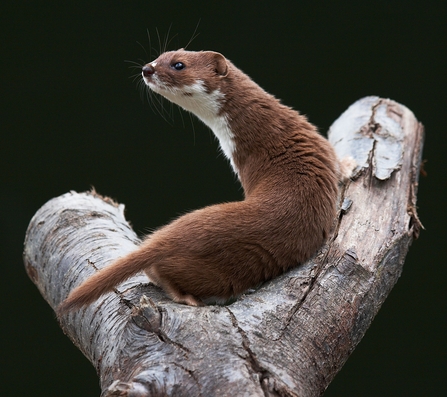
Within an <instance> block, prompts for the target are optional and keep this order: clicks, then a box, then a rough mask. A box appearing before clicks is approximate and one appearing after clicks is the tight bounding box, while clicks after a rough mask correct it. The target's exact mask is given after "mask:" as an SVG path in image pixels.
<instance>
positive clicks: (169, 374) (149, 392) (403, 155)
mask: <svg viewBox="0 0 447 397" xmlns="http://www.w3.org/2000/svg"><path fill="white" fill-rule="evenodd" d="M329 140H330V141H331V142H332V144H333V145H334V147H335V149H336V151H337V154H338V155H339V157H341V158H342V157H345V156H348V155H350V156H352V157H354V159H355V160H356V163H357V165H358V166H357V168H356V169H355V173H354V176H353V178H352V180H351V181H350V182H348V184H347V185H346V186H344V188H343V191H342V192H341V197H340V203H342V204H341V206H340V212H339V216H338V219H337V225H336V227H335V229H334V233H333V235H332V236H331V237H330V239H329V240H328V242H327V244H326V245H325V246H324V247H322V248H321V250H320V251H319V252H318V253H317V255H316V256H315V257H314V258H312V259H311V260H309V261H308V262H307V263H305V264H304V265H302V266H300V267H298V268H295V269H294V270H292V271H290V272H288V273H286V274H284V275H282V276H281V277H278V278H276V279H274V280H273V281H271V282H268V283H266V284H264V285H263V286H262V287H261V288H260V289H259V290H257V291H256V292H254V293H251V294H246V295H243V296H242V297H241V298H240V299H238V300H237V301H236V302H234V303H232V304H230V305H228V306H206V307H199V308H195V307H189V306H185V305H180V304H176V303H174V302H172V301H171V300H169V299H168V298H167V297H166V296H165V295H164V293H163V291H162V290H160V289H159V288H157V287H155V286H153V285H152V284H148V280H147V278H146V277H145V276H144V275H142V274H141V275H139V276H136V277H133V278H131V279H129V280H128V281H127V282H125V283H123V284H121V285H120V286H119V287H118V288H117V289H116V290H115V291H114V292H112V293H109V294H107V295H104V296H103V297H102V298H100V299H99V300H98V301H97V302H95V303H94V304H92V305H91V306H88V307H86V308H84V309H82V310H79V311H76V312H72V313H70V314H68V315H67V316H65V317H63V318H62V319H61V320H60V323H61V326H62V328H63V330H64V332H65V333H66V334H67V335H68V336H69V337H70V339H71V340H72V341H73V342H74V343H75V344H76V345H77V346H78V348H79V349H80V350H81V351H82V352H83V353H84V354H85V356H86V357H87V358H88V359H89V360H90V361H91V362H92V363H93V365H94V366H95V367H96V369H97V371H98V374H99V376H100V383H101V388H102V396H103V397H105V396H129V397H130V396H133V397H137V396H188V397H189V396H204V397H208V396H232V397H234V396H250V397H253V396H300V397H307V396H319V395H321V394H322V393H323V392H324V390H326V388H327V386H328V385H329V383H330V382H331V380H332V379H333V378H334V376H335V375H336V373H337V372H338V371H339V370H340V369H341V367H342V366H343V364H344V363H345V361H346V360H347V359H348V357H349V355H350V354H351V353H352V351H353V350H354V348H355V346H356V345H357V344H358V343H359V341H360V340H361V339H362V337H363V335H364V334H365V332H366V330H367V328H368V327H369V325H370V324H371V321H372V320H373V318H374V316H375V315H376V313H377V311H378V310H379V308H380V306H381V305H382V303H383V302H384V300H385V298H386V297H387V295H388V294H389V292H390V291H391V289H392V287H393V286H394V284H395V283H396V281H397V279H398V278H399V276H400V274H401V271H402V267H403V263H404V260H405V256H406V254H407V252H408V249H409V246H410V244H411V242H412V241H413V239H414V238H416V237H417V236H418V234H419V230H420V228H421V227H422V225H421V223H420V222H419V220H418V217H417V214H416V192H417V186H418V175H419V168H420V164H421V155H422V144H423V127H422V125H421V124H420V123H418V121H417V120H416V119H415V117H414V115H413V113H412V112H411V111H410V110H408V109H407V108H405V107H404V106H402V105H400V104H398V103H396V102H393V101H391V100H387V99H381V98H378V97H367V98H363V99H361V100H359V101H358V102H356V103H354V104H353V105H352V106H351V107H350V108H349V109H348V110H347V111H346V112H345V113H343V114H342V115H341V116H340V118H339V119H338V120H336V121H335V122H334V124H333V125H332V127H331V128H330V131H329ZM139 242H140V240H139V239H138V237H137V236H136V234H135V232H134V231H133V230H132V229H131V228H130V226H129V224H128V223H127V221H126V220H125V218H124V206H123V205H118V204H116V203H114V202H113V201H111V200H110V199H107V198H104V197H101V196H99V195H98V194H96V193H95V192H89V193H79V194H78V193H75V192H70V193H67V194H65V195H63V196H60V197H57V198H54V199H52V200H50V201H49V202H48V203H46V204H45V205H44V206H43V207H42V208H41V209H40V210H39V211H38V212H37V213H36V214H35V216H34V217H33V219H32V220H31V223H30V225H29V227H28V231H27V235H26V240H25V250H24V262H25V266H26V270H27V272H28V275H29V276H30V278H31V279H32V280H33V282H34V283H35V284H36V285H37V287H38V288H39V290H40V292H41V294H42V295H43V297H44V298H45V299H46V300H47V302H48V303H49V304H50V306H51V307H52V308H53V309H56V307H57V306H58V304H59V303H60V302H61V301H62V300H63V299H64V298H65V297H66V296H67V295H68V293H69V291H70V290H71V289H73V288H74V287H75V286H76V285H79V284H80V283H81V282H82V281H83V280H85V279H86V278H88V277H89V276H90V275H91V274H92V273H94V272H96V271H97V269H100V268H102V267H104V266H107V264H109V263H110V262H111V261H113V260H114V259H116V258H118V257H120V256H123V255H125V254H126V253H128V252H129V251H131V250H133V249H135V248H136V246H137V245H138V244H139Z"/></svg>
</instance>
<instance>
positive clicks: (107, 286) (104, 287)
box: [57, 250, 150, 316]
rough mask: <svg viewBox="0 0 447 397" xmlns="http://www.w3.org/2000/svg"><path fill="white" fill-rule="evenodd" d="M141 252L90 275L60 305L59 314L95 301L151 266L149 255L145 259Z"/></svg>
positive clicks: (135, 252)
mask: <svg viewBox="0 0 447 397" xmlns="http://www.w3.org/2000/svg"><path fill="white" fill-rule="evenodd" d="M139 254H140V252H139V250H136V251H134V252H132V253H130V254H129V255H126V256H124V257H122V258H119V259H117V260H116V261H115V262H113V263H112V264H111V265H109V266H106V267H105V268H103V269H101V270H100V271H98V272H97V273H95V274H93V275H92V276H90V277H89V278H88V279H87V280H85V281H84V282H83V283H82V284H81V285H79V286H78V287H76V288H75V289H74V290H73V291H71V292H70V294H69V295H68V297H67V298H66V299H65V300H64V301H63V302H62V303H61V304H60V305H59V307H58V309H57V315H58V316H61V315H63V314H65V313H67V312H69V311H70V310H73V309H78V308H80V307H82V306H85V305H88V304H90V303H92V302H94V301H95V300H97V299H98V298H99V297H100V296H101V295H103V294H105V293H106V292H110V291H112V290H113V288H115V286H116V285H118V284H120V283H122V282H123V281H125V280H127V279H128V278H129V277H132V276H133V275H135V274H136V273H138V272H139V271H141V270H143V269H145V268H147V267H149V266H150V263H148V260H147V256H146V258H145V260H143V258H142V257H141V255H139Z"/></svg>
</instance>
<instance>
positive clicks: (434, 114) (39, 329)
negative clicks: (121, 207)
mask: <svg viewBox="0 0 447 397" xmlns="http://www.w3.org/2000/svg"><path fill="white" fill-rule="evenodd" d="M8 3H9V4H8ZM199 19H200V20H201V22H200V26H199V29H198V30H199V32H200V35H199V36H198V37H197V38H196V39H195V40H194V41H193V42H192V44H191V45H190V46H189V49H193V50H200V49H212V50H216V51H220V52H222V53H223V54H224V55H226V56H227V57H228V58H230V59H231V60H232V61H233V62H234V63H235V64H236V65H237V66H239V67H240V68H241V69H243V70H244V71H245V72H247V73H248V74H249V75H250V76H251V77H252V78H253V79H254V80H255V81H256V82H258V83H259V84H260V85H261V86H262V87H264V88H265V89H266V90H267V91H269V92H271V93H273V94H275V95H276V96H277V97H279V98H281V99H283V101H284V102H285V103H286V104H288V105H290V106H293V107H295V108H296V109H299V110H300V111H301V112H303V113H305V114H307V115H308V116H309V118H310V120H311V121H312V122H313V123H315V124H316V125H318V126H319V127H320V129H321V131H322V132H323V133H326V131H327V129H328V127H329V126H330V124H331V123H332V122H333V121H334V120H335V119H336V118H337V117H338V116H339V115H340V114H341V113H342V112H343V111H344V110H345V109H346V108H347V107H348V106H349V105H350V104H351V103H353V102H354V101H356V100H357V99H359V98H361V97H363V96H366V95H379V96H382V97H389V98H392V99H394V100H396V101H398V102H400V103H402V104H405V105H406V106H407V107H409V108H410V109H411V110H412V111H413V112H414V113H415V115H416V117H417V118H418V119H419V120H420V121H421V122H423V123H424V125H425V127H426V145H425V151H424V158H426V159H427V160H428V163H427V164H426V170H427V172H428V177H427V178H421V181H420V191H419V200H418V205H419V215H420V217H421V220H422V222H423V223H424V225H425V227H426V229H427V230H426V231H424V232H423V233H422V234H421V237H420V239H419V240H418V241H416V242H415V243H414V244H413V246H412V247H411V250H410V252H409V254H408V257H407V261H406V264H405V267H404V272H403V275H402V277H401V279H400V280H399V282H398V284H397V285H396V287H395V288H394V290H393V291H392V293H391V295H390V296H389V299H388V300H387V301H386V303H385V304H384V305H383V308H382V310H381V311H380V313H379V314H378V316H377V317H376V319H375V320H374V323H373V325H372V326H371V328H370V329H369V331H368V333H367V334H366V336H365V338H364V339H363V341H362V342H361V344H360V345H359V346H358V348H357V349H356V351H355V352H354V354H353V355H352V356H351V358H350V359H349V360H348V362H347V364H346V365H345V367H344V368H343V370H342V371H341V372H340V374H339V375H338V376H337V378H336V379H335V380H334V382H333V383H332V384H331V386H330V387H329V389H328V391H327V393H326V394H325V395H326V396H410V395H411V396H439V395H441V394H443V392H444V393H445V391H446V389H447V387H446V377H447V364H446V363H447V354H446V351H447V349H446V331H447V327H446V318H447V310H446V296H445V291H446V287H445V284H446V276H447V271H446V267H447V266H446V264H445V254H446V249H445V247H446V245H447V241H446V232H445V223H446V220H447V217H446V204H447V203H446V180H445V177H444V173H445V167H446V152H447V147H446V134H447V129H446V127H445V125H446V116H445V115H446V107H447V101H446V92H447V84H446V80H447V78H446V76H447V62H446V59H447V52H446V50H447V48H446V40H447V5H446V2H445V1H419V2H417V1H402V2H396V1H374V2H334V1H326V2H321V1H308V2H307V1H306V2H302V1H282V2H281V1H273V2H271V1H269V2H267V1H266V2H263V1H253V2H251V1H220V2H213V1H211V0H210V1H208V2H194V1H178V2H169V1H163V0H162V1H144V2H143V1H107V2H105V1H104V2H83V1H77V2H62V1H57V2H56V1H40V2H38V1H36V2H31V1H30V2H20V1H16V2H12V1H9V2H8V1H3V2H2V4H1V5H0V30H1V36H0V37H1V38H0V40H1V74H0V82H1V83H0V84H1V124H0V125H1V127H0V128H1V129H0V131H1V144H0V150H1V155H0V170H1V180H0V189H1V194H0V200H1V201H0V222H1V237H2V238H1V250H0V259H1V276H0V279H1V292H2V294H1V297H2V302H1V310H2V312H1V317H0V318H1V335H0V341H1V344H2V346H1V363H0V364H1V367H0V368H1V370H0V377H1V381H2V384H1V387H0V390H1V394H2V395H5V396H24V395H35V396H40V395H42V396H44V395H45V396H98V395H99V387H98V380H97V377H96V374H95V371H94V369H93V367H92V366H91V364H90V363H89V362H88V361H87V360H86V359H85V358H84V357H83V356H82V354H81V353H80V352H79V351H77V349H76V348H75V347H74V346H73V345H72V344H71V342H70V341H69V340H68V338H66V337H65V336H64V335H63V333H62V331H61V330H60V329H59V326H58V324H57V322H56V320H55V317H54V314H53V312H52V310H51V309H50V308H49V306H48V305H47V304H46V302H45V301H44V300H43V299H42V298H41V296H40V294H39V293H38V291H37V289H36V287H35V286H34V285H33V284H32V283H31V281H30V280H29V279H28V277H27V275H26V273H25V271H24V268H23V264H22V259H21V254H22V243H23V239H24V236H25V231H26V227H27V225H28V222H29V221H30V219H31V217H32V216H33V214H34V213H35V212H36V211H37V210H38V209H39V207H40V206H41V205H43V204H44V203H45V202H46V201H47V200H49V199H51V198H52V197H55V196H58V195H60V194H63V193H65V192H67V191H69V190H77V191H84V190H87V189H89V188H90V187H91V186H95V188H96V189H97V190H98V191H99V192H100V193H102V194H104V195H108V196H111V197H114V198H115V199H117V200H118V201H119V202H122V203H125V204H126V207H127V217H128V219H129V220H130V221H131V222H132V224H133V225H134V227H135V230H136V231H138V232H139V233H140V234H143V233H145V232H147V231H148V230H150V229H151V228H154V227H157V226H160V225H162V224H164V223H166V222H168V221H169V220H170V219H172V218H173V217H174V216H176V215H178V214H181V213H184V212H185V211H188V210H190V209H194V208H199V207H202V206H204V205H207V204H211V203H216V202H221V201H228V200H235V199H239V198H241V190H240V187H239V185H238V183H236V182H235V178H234V176H233V175H232V171H230V169H229V167H228V164H226V161H225V160H224V159H223V157H222V156H221V155H219V154H218V150H217V144H216V142H215V141H214V139H213V137H212V134H211V133H210V132H209V131H208V130H207V129H206V128H205V127H203V126H202V125H201V124H200V123H199V122H198V121H197V120H192V122H191V121H190V118H189V116H188V115H187V114H185V113H183V121H182V117H181V114H180V112H179V111H178V110H177V109H175V108H174V109H173V119H171V120H170V121H169V122H166V121H164V120H163V119H162V118H161V117H160V116H159V115H158V114H156V113H155V112H154V111H153V109H152V108H151V106H149V104H148V101H147V100H145V99H144V100H142V99H141V98H140V93H139V90H138V89H137V84H136V83H135V82H133V81H132V79H131V78H130V77H131V76H132V75H133V74H134V73H137V72H138V70H136V71H135V70H134V69H130V68H129V65H130V64H128V63H126V62H125V60H131V61H136V62H140V63H141V62H148V61H150V60H152V59H150V58H151V57H152V58H155V55H156V51H154V50H152V54H149V55H147V54H146V53H145V51H144V50H143V49H142V48H141V46H140V45H139V44H137V41H138V42H140V43H141V44H142V46H143V47H144V48H145V49H146V51H147V52H148V53H150V45H149V43H148V39H147V35H146V29H148V30H149V32H150V34H151V37H152V46H153V47H155V50H159V49H160V45H159V43H158V39H157V34H156V27H158V29H159V32H160V36H161V39H162V41H164V40H165V37H166V34H167V31H168V29H169V26H170V25H171V23H172V28H171V32H170V34H169V38H170V39H172V40H171V42H170V44H169V46H168V48H169V49H176V48H178V47H181V46H184V45H186V44H187V42H188V41H189V39H190V37H191V35H192V34H193V31H194V29H195V27H196V25H197V23H198V21H199ZM169 109H170V107H169V105H166V110H169Z"/></svg>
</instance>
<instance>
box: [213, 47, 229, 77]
mask: <svg viewBox="0 0 447 397" xmlns="http://www.w3.org/2000/svg"><path fill="white" fill-rule="evenodd" d="M211 54H212V56H213V61H214V69H215V70H216V73H217V74H218V75H219V76H222V77H225V76H226V75H227V74H228V64H227V60H226V59H225V57H224V56H223V55H222V54H219V53H218V52H211Z"/></svg>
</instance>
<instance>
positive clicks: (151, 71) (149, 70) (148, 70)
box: [143, 63, 155, 77]
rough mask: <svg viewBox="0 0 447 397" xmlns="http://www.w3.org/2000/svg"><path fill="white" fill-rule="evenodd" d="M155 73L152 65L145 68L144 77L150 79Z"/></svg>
mask: <svg viewBox="0 0 447 397" xmlns="http://www.w3.org/2000/svg"><path fill="white" fill-rule="evenodd" d="M154 73H155V69H154V67H153V66H152V65H151V64H150V63H148V64H147V65H144V66H143V76H144V77H149V76H150V75H151V74H154Z"/></svg>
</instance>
